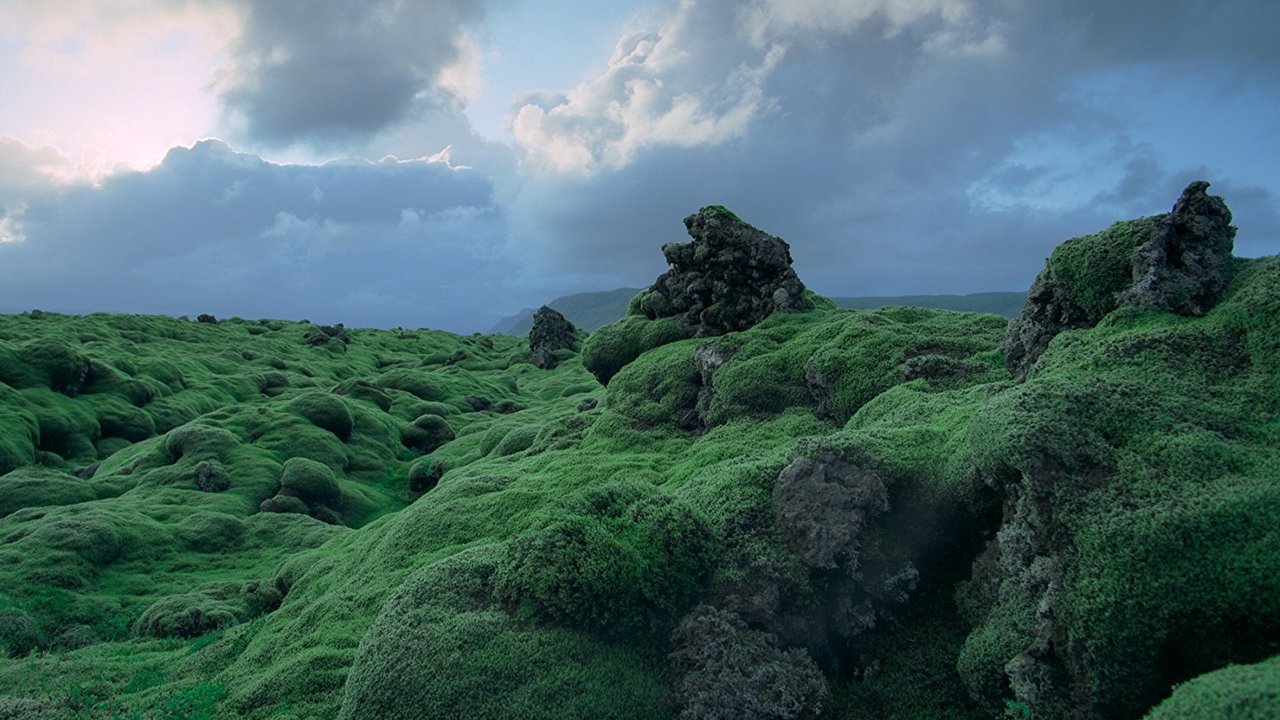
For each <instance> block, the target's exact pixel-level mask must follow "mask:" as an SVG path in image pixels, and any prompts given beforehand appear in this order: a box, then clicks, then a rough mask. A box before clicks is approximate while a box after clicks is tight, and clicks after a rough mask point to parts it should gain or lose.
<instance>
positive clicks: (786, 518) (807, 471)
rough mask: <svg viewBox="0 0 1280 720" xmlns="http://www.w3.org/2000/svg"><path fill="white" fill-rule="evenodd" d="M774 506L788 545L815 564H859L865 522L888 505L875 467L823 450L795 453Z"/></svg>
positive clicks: (776, 487) (825, 566) (778, 485)
mask: <svg viewBox="0 0 1280 720" xmlns="http://www.w3.org/2000/svg"><path fill="white" fill-rule="evenodd" d="M773 507H774V511H775V513H776V516H777V522H778V527H779V528H780V529H781V530H782V533H783V535H784V536H785V537H786V539H787V546H788V547H790V548H791V552H793V553H795V555H796V557H798V558H800V561H801V562H803V563H804V564H805V565H807V566H808V567H811V568H816V569H832V568H835V567H837V566H840V565H846V564H853V565H856V562H857V553H858V550H859V542H858V536H859V534H860V533H861V532H862V529H863V528H864V527H865V526H866V524H867V521H868V520H869V519H870V518H872V517H875V516H877V515H880V514H882V513H884V512H887V511H888V510H889V496H888V492H887V491H886V489H885V486H884V483H883V482H881V480H880V476H879V475H877V474H876V473H875V471H873V470H870V469H867V468H860V467H858V466H856V465H853V464H851V463H847V462H845V461H844V460H841V459H840V458H838V457H836V456H835V455H833V454H830V453H826V452H823V453H821V454H819V456H818V457H817V458H807V457H799V458H796V459H795V461H793V462H792V463H791V464H790V465H788V466H787V467H786V468H785V469H783V471H782V472H781V473H780V474H779V475H778V479H777V481H776V482H775V483H774V488H773Z"/></svg>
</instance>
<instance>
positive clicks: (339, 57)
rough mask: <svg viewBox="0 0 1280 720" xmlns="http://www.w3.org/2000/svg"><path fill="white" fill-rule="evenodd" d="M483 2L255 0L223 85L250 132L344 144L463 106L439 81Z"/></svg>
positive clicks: (275, 139)
mask: <svg viewBox="0 0 1280 720" xmlns="http://www.w3.org/2000/svg"><path fill="white" fill-rule="evenodd" d="M483 5H484V3H483V2H482V0H436V1H433V2H429V3H426V2H401V1H400V0H374V1H372V2H363V3H351V2H347V1H346V0H254V1H253V2H251V3H249V4H248V5H247V8H246V17H245V25H244V29H243V32H242V34H241V36H240V38H239V40H238V41H237V43H236V45H235V47H234V51H233V55H234V60H233V67H232V69H231V71H230V73H229V74H228V76H227V78H226V80H225V82H226V86H225V87H224V89H223V90H222V92H221V98H222V101H223V103H224V104H225V105H226V107H227V108H228V109H229V110H231V111H232V112H233V113H235V114H236V115H238V116H239V117H240V118H241V119H242V120H243V122H244V123H245V130H246V131H247V134H248V136H249V137H251V138H253V139H255V140H257V141H260V142H263V143H267V144H271V145H277V146H283V145H289V144H292V143H296V142H319V143H330V144H337V143H341V142H344V141H348V140H350V139H352V138H360V137H363V136H367V135H371V134H373V133H376V132H378V131H380V130H383V129H385V128H388V127H390V126H393V125H395V124H397V123H399V122H401V121H403V120H406V119H409V118H412V117H417V116H419V115H421V114H423V113H428V114H429V113H431V112H440V113H445V114H447V113H450V112H457V107H456V105H457V98H454V97H452V96H451V95H450V94H449V92H448V91H447V90H444V89H442V88H441V87H440V85H439V82H438V81H439V79H440V72H441V71H442V70H444V69H445V68H447V67H448V66H450V65H451V64H452V63H454V62H456V61H457V60H458V59H459V57H460V53H461V51H462V42H463V31H464V28H465V27H466V26H467V25H468V24H469V23H473V22H475V21H477V20H478V19H479V18H481V17H482V15H483Z"/></svg>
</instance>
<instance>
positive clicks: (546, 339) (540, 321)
mask: <svg viewBox="0 0 1280 720" xmlns="http://www.w3.org/2000/svg"><path fill="white" fill-rule="evenodd" d="M576 335H577V328H575V327H574V326H573V323H571V322H569V320H568V319H567V318H566V317H565V316H564V315H561V314H560V313H558V312H556V311H555V310H553V309H551V308H550V307H548V306H546V305H543V306H542V307H540V308H538V310H537V312H535V313H534V314H533V329H532V330H530V331H529V355H530V358H531V359H532V360H533V364H534V365H537V366H538V367H540V368H542V369H543V370H550V369H552V368H554V367H555V366H556V358H555V351H556V350H571V349H573V347H574V345H575V344H576V343H577V337H576Z"/></svg>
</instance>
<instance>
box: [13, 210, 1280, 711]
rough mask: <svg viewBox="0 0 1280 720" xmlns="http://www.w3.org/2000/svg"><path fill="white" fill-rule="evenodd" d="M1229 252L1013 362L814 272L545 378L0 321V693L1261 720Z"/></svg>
mask: <svg viewBox="0 0 1280 720" xmlns="http://www.w3.org/2000/svg"><path fill="white" fill-rule="evenodd" d="M1114 237H1115V236H1114V233H1112V234H1110V235H1108V234H1106V233H1103V234H1100V235H1098V236H1091V237H1090V238H1081V239H1077V240H1075V241H1073V243H1072V244H1071V245H1069V246H1067V249H1068V252H1065V253H1063V254H1060V255H1058V256H1056V259H1055V260H1054V261H1052V262H1051V263H1050V267H1053V268H1057V272H1058V275H1057V277H1059V278H1067V279H1066V280H1062V282H1063V283H1064V285H1063V287H1064V288H1065V290H1064V291H1063V292H1065V293H1067V294H1068V295H1071V294H1072V293H1075V294H1076V295H1079V296H1089V297H1091V296H1092V295H1091V294H1090V292H1091V290H1090V288H1088V287H1084V286H1083V285H1081V283H1085V284H1087V283H1088V282H1090V280H1089V278H1092V277H1107V278H1112V277H1113V276H1116V275H1117V272H1116V271H1118V270H1119V269H1120V268H1119V265H1117V267H1107V268H1101V270H1100V269H1099V268H1098V267H1096V263H1098V262H1102V263H1108V262H1109V263H1113V264H1117V263H1119V264H1124V267H1126V268H1127V267H1128V262H1129V257H1128V256H1127V255H1126V254H1125V253H1118V254H1114V255H1115V257H1111V255H1108V254H1107V253H1091V252H1087V250H1088V248H1089V247H1090V244H1091V243H1101V244H1104V245H1105V244H1106V243H1113V241H1114ZM1106 247H1110V245H1106ZM1082 249H1083V250H1085V251H1084V252H1082ZM1081 257H1082V258H1086V259H1087V262H1088V263H1089V265H1088V267H1087V268H1085V269H1087V270H1088V272H1083V271H1081V272H1076V273H1072V272H1068V271H1070V270H1072V269H1073V268H1072V267H1067V266H1069V265H1071V263H1072V262H1074V260H1073V258H1081ZM1099 258H1101V259H1099ZM1075 269H1079V268H1075ZM1228 274H1229V282H1228V283H1227V285H1226V287H1225V289H1224V290H1223V291H1222V293H1221V297H1220V298H1218V299H1217V301H1216V304H1215V305H1214V306H1213V307H1212V308H1211V309H1209V310H1207V312H1205V313H1204V314H1203V315H1201V316H1183V315H1179V314H1175V313H1172V312H1168V311H1165V310H1156V309H1141V308H1137V307H1133V306H1117V305H1115V304H1114V303H1112V304H1111V305H1108V306H1107V307H1105V308H1103V312H1102V314H1101V316H1100V317H1098V318H1094V319H1093V320H1092V324H1084V325H1081V326H1079V327H1071V328H1065V329H1060V330H1059V331H1057V332H1056V334H1054V336H1053V337H1052V338H1051V340H1049V341H1047V343H1046V346H1045V348H1044V350H1043V352H1042V353H1040V354H1039V355H1038V356H1037V357H1036V358H1035V360H1034V362H1033V363H1032V364H1031V365H1030V366H1029V369H1028V370H1027V372H1026V377H1025V380H1021V381H1019V380H1016V379H1015V377H1014V375H1013V374H1012V373H1011V372H1010V370H1008V369H1006V366H1005V360H1006V358H1005V354H1004V352H1003V351H1002V347H1004V346H1005V343H1006V324H1007V323H1006V320H1005V319H1004V318H1000V317H996V316H990V315H974V314H964V313H953V312H947V311H934V310H924V309H918V308H886V309H883V310H878V311H871V312H862V311H849V310H840V309H836V308H834V307H833V306H832V305H831V304H830V303H828V302H824V301H823V300H822V299H821V298H817V297H814V296H812V295H811V294H810V295H809V296H808V297H806V298H805V303H804V306H807V307H811V308H812V309H808V310H804V311H796V312H775V313H774V314H772V315H770V316H769V317H767V318H766V319H764V320H763V321H762V322H759V323H758V324H756V325H754V326H753V327H751V328H749V329H747V330H743V331H739V332H730V333H727V334H722V335H717V336H711V337H696V335H697V332H695V331H693V330H692V329H691V328H690V327H689V326H687V325H686V326H682V325H679V324H678V323H676V322H674V319H673V318H665V317H657V316H655V317H650V316H648V315H645V314H644V312H643V310H642V308H644V307H653V306H654V305H655V302H656V301H654V300H653V299H652V298H650V299H648V300H646V299H644V298H640V299H638V300H637V302H635V303H633V306H632V308H633V310H632V312H633V314H631V315H629V316H628V317H627V318H626V319H625V320H623V321H622V322H621V323H618V324H616V325H613V326H609V327H607V328H604V329H602V330H600V331H599V332H597V333H595V334H593V335H592V337H591V338H589V339H588V341H587V343H586V345H585V347H584V348H583V351H582V354H581V356H579V355H578V354H576V353H573V352H571V351H561V353H560V360H561V362H560V363H559V364H558V366H557V367H556V368H555V369H554V370H550V371H547V370H539V369H537V368H535V367H534V366H533V365H532V364H530V363H529V362H528V360H529V352H528V348H527V346H523V345H521V344H519V343H518V342H517V341H516V340H514V339H512V338H506V337H469V338H462V337H456V336H451V335H447V334H443V333H435V332H429V331H366V330H343V329H341V328H328V329H321V328H316V327H313V326H309V325H302V324H291V323H280V322H260V321H259V322H250V321H239V320H231V321H224V322H222V323H219V324H216V325H215V324H212V323H195V322H187V321H183V320H174V319H167V318H151V317H145V318H144V317H122V316H89V317H83V318H76V317H64V316H54V315H44V314H37V313H33V314H28V315H21V316H9V317H3V318H0V382H3V384H0V395H2V397H0V400H2V404H0V438H2V443H3V444H2V446H0V472H3V473H5V474H0V643H2V644H3V649H4V651H5V653H4V654H5V655H7V658H6V659H2V660H0V718H9V717H14V718H58V717H101V718H109V717H126V718H127V717H148V718H150V717H165V718H170V717H171V718H183V717H225V718H233V717H248V718H299V719H301V718H333V717H339V718H351V719H357V718H359V719H364V718H405V719H409V718H427V717H441V718H444V717H468V718H663V717H673V718H674V717H682V718H819V717H824V718H862V717H871V718H886V719H887V718H920V719H924V718H957V719H959V718H975V719H976V718H992V717H1002V716H1006V715H1007V716H1009V717H1027V718H1030V717H1042V718H1071V717H1096V718H1137V717H1142V716H1144V715H1145V714H1147V713H1148V712H1150V713H1151V716H1152V717H1159V718H1165V717H1179V718H1187V717H1191V718H1197V717H1199V718H1211V717H1212V718H1217V717H1235V718H1263V717H1273V716H1274V715H1275V708H1276V707H1277V705H1278V704H1280V670H1277V667H1280V666H1277V661H1276V660H1275V659H1268V658H1274V657H1275V656H1277V655H1278V654H1280V480H1278V479H1277V478H1280V258H1264V259H1260V260H1250V261H1244V260H1237V261H1234V262H1233V263H1232V264H1231V266H1230V268H1229V272H1228ZM1109 281H1110V280H1109ZM1110 291H1111V290H1109V289H1108V290H1107V292H1110ZM1094 294H1096V293H1094ZM1071 296H1073V297H1074V296H1075V295H1071ZM584 361H585V366H584ZM587 368H590V371H589V370H588V369H587ZM593 373H594V376H593ZM596 376H600V377H604V378H606V379H607V380H608V384H607V387H602V386H601V385H600V383H599V382H598V381H597V380H596ZM1179 683H1185V685H1182V686H1180V687H1179V689H1177V691H1176V692H1173V689H1174V688H1175V686H1178V684H1179ZM1171 692H1173V697H1171V698H1169V695H1170V693H1171ZM1166 698H1169V699H1167V700H1166ZM1153 708H1154V709H1153Z"/></svg>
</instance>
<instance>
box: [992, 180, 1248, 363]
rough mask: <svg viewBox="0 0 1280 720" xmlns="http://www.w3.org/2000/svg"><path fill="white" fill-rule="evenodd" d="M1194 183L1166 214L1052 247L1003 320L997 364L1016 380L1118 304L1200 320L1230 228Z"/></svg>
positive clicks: (1214, 295) (1226, 260) (1227, 263)
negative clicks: (1015, 309)
mask: <svg viewBox="0 0 1280 720" xmlns="http://www.w3.org/2000/svg"><path fill="white" fill-rule="evenodd" d="M1208 187H1209V183H1207V182H1205V181H1203V180H1198V181H1196V182H1193V183H1191V184H1190V185H1188V186H1187V188H1186V189H1185V190H1184V191H1183V192H1182V196H1181V197H1180V198H1178V201H1177V202H1176V203H1175V204H1174V206H1173V211H1172V212H1170V213H1166V214H1164V215H1157V216H1154V217H1149V218H1141V219H1138V220H1128V221H1124V222H1119V223H1116V224H1114V225H1112V226H1111V227H1110V228H1107V229H1106V230H1104V231H1102V232H1100V233H1097V234H1096V235H1088V236H1085V237H1079V238H1072V239H1070V240H1067V241H1066V242H1064V243H1062V244H1061V245H1059V246H1058V247H1057V248H1055V249H1054V251H1053V254H1052V255H1050V256H1049V259H1048V260H1047V261H1046V262H1045V268H1044V270H1042V271H1041V272H1040V274H1039V275H1038V276H1036V279H1035V282H1034V283H1033V284H1032V285H1031V290H1030V291H1029V292H1028V293H1027V299H1026V302H1025V303H1024V304H1023V306H1022V314H1021V315H1020V316H1019V317H1017V318H1014V319H1013V320H1012V321H1011V322H1010V323H1009V329H1008V334H1007V336H1006V338H1005V343H1004V348H1003V349H1004V353H1005V365H1006V367H1008V369H1009V371H1010V372H1012V373H1013V374H1014V376H1015V377H1017V378H1018V379H1023V378H1025V377H1026V375H1027V372H1028V371H1029V370H1030V369H1031V366H1032V365H1034V364H1035V362H1036V360H1038V359H1039V358H1040V356H1041V355H1042V354H1043V353H1044V351H1045V350H1046V349H1047V348H1048V347H1049V342H1050V341H1051V340H1053V338H1054V337H1056V336H1057V335H1058V334H1059V333H1061V332H1063V331H1066V330H1078V329H1083V328H1090V327H1093V326H1094V325H1097V324H1098V322H1099V321H1100V320H1102V318H1104V317H1106V315H1107V314H1109V313H1110V312H1111V311H1113V310H1115V309H1116V308H1118V307H1120V306H1121V305H1125V306H1129V307H1137V308H1157V309H1161V310H1168V311H1171V312H1175V313H1178V314H1181V315H1203V314H1204V313H1206V312H1208V310H1209V308H1211V307H1213V305H1214V303H1216V302H1217V301H1218V297H1219V296H1220V295H1221V293H1222V290H1223V289H1224V288H1225V287H1226V284H1227V280H1228V277H1227V276H1228V272H1229V270H1230V267H1231V250H1232V247H1233V245H1234V242H1235V232H1236V229H1235V228H1234V227H1231V211H1230V210H1228V209H1227V205H1226V203H1225V202H1224V201H1223V200H1222V198H1220V197H1217V196H1213V195H1208V194H1207V193H1205V190H1206V189H1207V188H1208Z"/></svg>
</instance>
